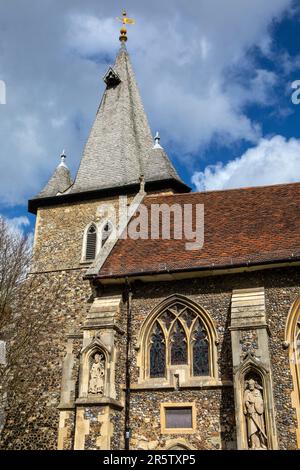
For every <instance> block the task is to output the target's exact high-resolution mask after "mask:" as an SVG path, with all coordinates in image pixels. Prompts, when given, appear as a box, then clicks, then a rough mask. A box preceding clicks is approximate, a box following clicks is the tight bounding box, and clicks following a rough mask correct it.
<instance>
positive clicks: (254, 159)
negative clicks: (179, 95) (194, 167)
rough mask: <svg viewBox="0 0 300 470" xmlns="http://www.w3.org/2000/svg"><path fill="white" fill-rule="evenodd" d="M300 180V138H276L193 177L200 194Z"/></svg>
mask: <svg viewBox="0 0 300 470" xmlns="http://www.w3.org/2000/svg"><path fill="white" fill-rule="evenodd" d="M299 180H300V139H293V138H292V139H289V140H288V139H286V138H285V137H282V136H281V135H276V136H274V137H272V138H270V139H266V138H265V139H261V140H260V142H259V143H258V145H257V146H256V147H253V148H251V149H249V150H247V151H246V152H245V153H244V154H243V155H242V156H241V157H240V158H236V159H235V160H232V161H229V162H228V163H227V164H225V165H224V164H222V163H218V164H216V165H210V166H207V167H206V168H205V170H204V171H203V172H196V173H194V175H193V177H192V182H193V183H194V184H195V186H196V188H197V190H198V191H205V190H213V189H229V188H240V187H245V186H261V185H269V184H277V183H278V184H279V183H293V182H296V181H299Z"/></svg>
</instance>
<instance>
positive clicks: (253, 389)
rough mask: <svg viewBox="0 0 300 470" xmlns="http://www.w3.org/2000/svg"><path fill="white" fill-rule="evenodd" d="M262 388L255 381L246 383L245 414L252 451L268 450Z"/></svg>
mask: <svg viewBox="0 0 300 470" xmlns="http://www.w3.org/2000/svg"><path fill="white" fill-rule="evenodd" d="M260 390H262V387H261V386H260V385H259V384H258V383H257V382H256V381H255V380H253V379H250V380H247V381H246V387H245V392H244V414H245V416H246V421H247V437H248V444H249V448H250V449H267V443H268V442H267V441H268V438H267V435H266V428H265V419H264V401H263V397H262V394H261V391H260Z"/></svg>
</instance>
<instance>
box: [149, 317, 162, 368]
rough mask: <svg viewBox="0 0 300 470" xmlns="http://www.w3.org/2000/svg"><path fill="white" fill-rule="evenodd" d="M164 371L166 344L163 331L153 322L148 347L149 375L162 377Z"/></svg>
mask: <svg viewBox="0 0 300 470" xmlns="http://www.w3.org/2000/svg"><path fill="white" fill-rule="evenodd" d="M165 373H166V344H165V338H164V334H163V331H162V329H161V327H160V325H159V324H158V323H156V324H155V326H154V330H153V334H152V337H151V347H150V377H164V376H165Z"/></svg>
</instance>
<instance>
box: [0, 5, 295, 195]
mask: <svg viewBox="0 0 300 470" xmlns="http://www.w3.org/2000/svg"><path fill="white" fill-rule="evenodd" d="M291 5H292V0H272V2H263V1H261V0H243V2H241V1H240V0H227V1H226V8H225V7H224V5H222V2H220V0H203V1H201V2H199V1H198V0H189V2H186V1H184V2H183V1H182V0H172V1H171V0H169V1H165V2H162V1H161V0H153V1H152V2H151V3H150V2H141V1H140V0H128V5H127V6H128V9H129V14H130V15H132V16H134V17H135V18H136V20H137V22H136V25H135V26H132V27H130V26H129V27H128V29H130V31H129V41H128V50H129V52H130V54H131V58H132V61H133V63H134V67H135V70H136V75H137V79H138V83H139V85H140V88H141V91H142V97H143V100H144V103H145V109H146V112H147V114H148V115H149V118H150V123H151V125H152V128H153V130H156V129H159V130H160V132H161V135H162V143H163V144H164V146H165V147H166V148H168V146H169V145H171V144H174V146H175V145H176V146H177V147H178V148H179V149H180V150H181V152H182V154H183V155H186V154H187V153H189V152H190V153H197V152H199V151H201V150H202V149H203V148H205V146H207V145H209V144H210V142H211V140H212V139H213V138H216V137H218V139H219V140H220V141H222V143H223V144H225V145H230V144H232V143H234V142H236V141H239V140H247V141H248V142H250V143H252V144H253V143H256V142H257V141H258V139H259V138H260V137H261V129H260V125H259V124H258V123H256V122H254V121H253V120H252V119H251V118H250V117H249V116H248V115H247V113H246V111H245V106H246V105H248V104H251V103H260V104H262V105H265V104H268V103H270V101H271V99H272V87H273V85H274V83H275V82H276V76H274V74H272V73H271V72H268V71H266V70H261V69H258V70H256V68H255V64H253V63H252V59H251V54H250V55H249V54H248V52H249V50H250V49H251V48H252V47H254V46H256V47H257V48H259V49H260V50H261V52H262V54H269V52H270V50H271V43H272V40H271V35H270V34H271V33H270V29H269V26H270V24H272V23H273V22H274V21H276V20H278V19H279V18H281V17H282V15H283V14H284V12H285V11H286V9H287V8H291ZM122 8H123V5H122V2H121V1H120V0H117V1H115V2H114V4H113V6H112V3H111V2H104V1H103V0H102V1H101V0H100V1H99V0H90V1H89V2H82V0H72V2H59V1H58V0H56V1H54V0H43V6H42V7H37V2H36V0H27V1H26V2H23V1H22V0H15V1H14V2H4V4H3V5H2V8H1V19H0V45H1V46H0V79H1V80H4V81H5V83H6V87H7V104H6V105H3V106H1V107H0V122H1V126H0V142H1V156H0V201H1V203H2V204H16V203H25V201H26V199H27V198H28V197H32V196H34V195H35V194H36V193H37V192H39V190H40V189H41V188H42V186H43V185H44V184H45V183H46V181H47V179H48V178H49V177H50V175H51V173H52V172H53V171H54V169H55V167H56V165H57V163H58V162H59V155H60V152H61V150H62V148H66V150H67V154H68V164H69V166H70V167H71V170H72V172H73V174H75V171H76V169H77V167H78V164H79V159H80V157H81V153H82V149H83V147H84V144H85V141H86V138H87V134H88V131H89V128H90V126H91V123H92V120H93V117H94V115H95V112H96V110H97V107H98V104H99V102H100V99H101V94H102V92H103V83H102V81H101V77H102V76H103V75H104V72H105V70H106V68H107V63H108V62H112V61H113V59H114V55H115V53H116V51H117V49H118V36H119V29H120V24H119V23H118V22H117V21H116V18H115V17H116V16H117V15H118V14H120V12H121V11H122ZM20 45H22V47H20ZM24 51H26V53H25V52H24ZM229 71H230V73H229ZM241 75H242V76H244V77H246V78H247V79H248V78H249V80H245V81H243V82H242V83H241V81H240V80H239V78H238V77H240V76H241ZM173 148H174V147H173Z"/></svg>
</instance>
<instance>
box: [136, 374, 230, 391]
mask: <svg viewBox="0 0 300 470" xmlns="http://www.w3.org/2000/svg"><path fill="white" fill-rule="evenodd" d="M158 380H159V379H152V380H147V381H145V382H141V383H135V384H132V385H131V387H130V389H131V390H132V391H139V390H162V389H164V390H177V389H178V390H183V389H189V388H196V389H214V388H223V387H232V386H233V383H232V381H231V380H216V379H214V378H211V377H210V378H206V379H204V378H203V379H202V380H199V379H190V380H187V381H185V382H184V383H182V384H180V386H179V387H177V386H175V385H173V384H171V383H169V382H167V381H160V382H158Z"/></svg>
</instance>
